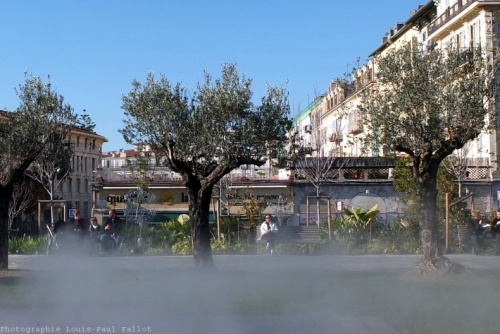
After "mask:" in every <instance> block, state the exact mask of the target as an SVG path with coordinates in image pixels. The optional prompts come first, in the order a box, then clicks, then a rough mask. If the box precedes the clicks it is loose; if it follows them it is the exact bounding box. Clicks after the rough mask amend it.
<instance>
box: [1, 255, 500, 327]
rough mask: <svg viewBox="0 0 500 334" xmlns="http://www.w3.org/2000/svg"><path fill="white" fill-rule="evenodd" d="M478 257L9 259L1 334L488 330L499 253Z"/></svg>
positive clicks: (493, 323) (493, 321)
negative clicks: (414, 272)
mask: <svg viewBox="0 0 500 334" xmlns="http://www.w3.org/2000/svg"><path fill="white" fill-rule="evenodd" d="M476 258H477V259H479V260H480V261H483V262H484V263H485V264H484V265H481V263H478V262H476V264H475V266H476V269H475V270H473V271H474V272H475V275H474V276H473V277H470V278H466V279H463V278H456V279H451V280H450V279H436V278H415V277H412V276H410V275H408V274H407V272H408V270H409V269H411V268H412V267H413V266H414V265H415V263H416V261H417V260H418V259H419V257H418V256H400V257H397V256H350V257H349V256H274V257H269V256H263V255H262V256H215V257H214V260H215V263H216V270H214V271H212V272H201V271H199V270H197V269H194V268H193V261H192V258H191V257H163V256H162V257H154V256H151V257H149V256H142V257H112V256H109V257H72V256H54V257H44V256H38V257H35V256H33V257H15V258H14V259H13V260H11V267H19V268H23V269H27V271H26V275H24V276H23V277H22V278H20V279H5V278H4V279H0V289H2V291H1V293H0V297H1V298H2V300H1V301H0V333H2V332H9V331H10V332H13V331H12V330H16V331H17V330H19V332H21V330H23V332H25V333H27V332H30V331H31V332H36V330H38V332H44V331H45V332H56V330H57V328H59V330H60V331H59V332H60V333H67V332H90V333H98V332H115V333H123V332H125V333H127V332H131V333H134V332H135V333H138V332H149V333H209V334H210V333H259V334H263V333H287V334H288V333H362V332H366V333H391V332H392V333H397V332H404V331H407V332H408V330H411V332H412V333H429V332H437V333H439V332H443V331H445V330H446V331H447V330H454V329H457V330H460V332H467V329H468V328H474V327H475V326H482V327H481V328H483V329H486V332H488V331H487V330H488V329H490V328H491V329H494V328H498V325H499V324H500V321H499V320H497V319H498V318H500V317H497V316H496V314H497V309H498V307H497V304H498V301H499V300H500V299H499V298H500V289H499V288H498V285H497V284H495V282H496V281H498V278H500V275H499V273H500V270H499V269H500V268H498V266H497V265H495V266H494V267H491V266H490V265H489V264H488V263H496V262H500V261H496V258H490V259H486V257H476ZM479 260H478V261H479ZM465 261H471V262H470V264H474V261H475V260H474V258H472V257H465ZM488 261H489V262H488ZM494 261H496V262H494ZM4 289H8V291H7V290H4ZM5 291H7V292H5Z"/></svg>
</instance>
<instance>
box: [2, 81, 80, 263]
mask: <svg viewBox="0 0 500 334" xmlns="http://www.w3.org/2000/svg"><path fill="white" fill-rule="evenodd" d="M16 94H17V95H18V97H19V99H20V105H19V107H18V108H17V109H16V110H15V111H13V112H10V113H7V114H6V116H7V117H8V119H9V121H8V122H7V123H0V152H1V153H0V270H5V269H8V267H9V262H8V242H9V240H8V227H9V203H10V202H11V200H12V194H13V191H14V186H15V185H16V184H18V183H20V182H21V181H22V180H23V177H24V175H25V173H26V170H27V169H28V168H30V166H31V165H32V163H33V162H34V161H35V160H36V159H38V158H39V157H40V156H41V155H42V154H43V152H44V151H45V150H46V148H47V146H51V145H53V144H54V142H61V141H63V140H65V139H66V137H65V133H66V131H67V130H68V127H69V126H70V125H72V124H74V121H75V117H74V113H73V109H72V108H71V106H70V105H69V104H67V103H65V101H64V98H63V97H62V96H61V95H58V94H57V93H56V92H55V91H54V90H53V89H52V85H51V84H50V82H49V83H44V82H43V81H42V80H41V79H40V78H39V77H33V76H32V75H29V74H28V73H26V74H25V83H24V85H20V86H19V88H18V89H16Z"/></svg>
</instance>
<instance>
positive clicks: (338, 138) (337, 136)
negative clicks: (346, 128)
mask: <svg viewBox="0 0 500 334" xmlns="http://www.w3.org/2000/svg"><path fill="white" fill-rule="evenodd" d="M328 140H330V142H331V143H336V144H340V143H341V142H342V140H344V138H343V135H342V132H334V133H332V134H331V135H330V137H329V138H328Z"/></svg>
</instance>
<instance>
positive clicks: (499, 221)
mask: <svg viewBox="0 0 500 334" xmlns="http://www.w3.org/2000/svg"><path fill="white" fill-rule="evenodd" d="M491 235H492V237H493V238H495V240H496V242H497V248H496V252H495V254H496V255H500V209H498V210H497V212H496V216H495V219H493V221H492V222H491Z"/></svg>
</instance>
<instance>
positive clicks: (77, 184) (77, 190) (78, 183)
mask: <svg viewBox="0 0 500 334" xmlns="http://www.w3.org/2000/svg"><path fill="white" fill-rule="evenodd" d="M80 190H81V189H80V179H76V192H77V193H80Z"/></svg>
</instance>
